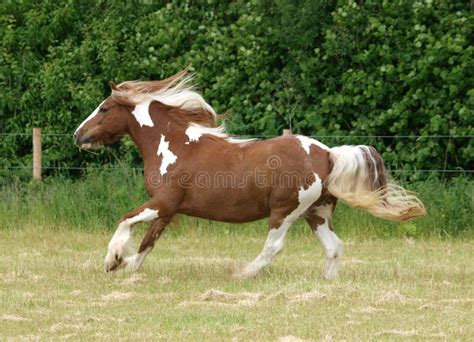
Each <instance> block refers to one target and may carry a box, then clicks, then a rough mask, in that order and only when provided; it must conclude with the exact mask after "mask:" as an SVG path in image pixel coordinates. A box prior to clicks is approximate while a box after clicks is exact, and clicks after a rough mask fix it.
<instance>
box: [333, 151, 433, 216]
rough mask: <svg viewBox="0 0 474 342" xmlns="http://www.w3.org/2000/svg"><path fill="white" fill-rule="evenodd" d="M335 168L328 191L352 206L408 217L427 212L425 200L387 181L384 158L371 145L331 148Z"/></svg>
mask: <svg viewBox="0 0 474 342" xmlns="http://www.w3.org/2000/svg"><path fill="white" fill-rule="evenodd" d="M330 158H331V161H332V163H333V169H332V171H331V173H330V174H329V176H328V178H327V180H326V184H327V187H328V190H329V192H330V193H331V194H332V195H334V196H336V197H337V198H339V199H341V200H343V201H344V202H346V203H347V204H349V205H350V206H351V207H354V208H361V209H365V210H367V211H368V212H369V213H371V214H372V215H374V216H377V217H380V218H383V219H387V220H393V221H405V220H410V219H413V218H415V217H418V216H423V215H425V214H426V210H425V207H424V206H423V203H421V201H420V200H419V199H418V198H417V197H416V196H415V195H413V194H411V193H409V192H407V191H406V190H405V189H403V188H402V187H401V186H399V185H396V184H394V183H391V182H388V175H387V172H386V170H385V167H384V165H383V160H382V157H381V156H380V154H379V153H378V152H377V150H376V149H375V148H373V147H371V146H364V145H359V146H340V147H334V148H331V150H330Z"/></svg>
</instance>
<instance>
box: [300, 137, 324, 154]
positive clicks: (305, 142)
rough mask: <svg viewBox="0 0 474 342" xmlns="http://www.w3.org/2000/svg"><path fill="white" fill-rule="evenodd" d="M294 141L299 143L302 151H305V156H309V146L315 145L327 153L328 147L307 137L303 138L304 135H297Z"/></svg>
mask: <svg viewBox="0 0 474 342" xmlns="http://www.w3.org/2000/svg"><path fill="white" fill-rule="evenodd" d="M296 139H298V140H299V141H300V143H301V146H302V147H303V149H304V150H305V151H306V153H307V154H309V148H310V147H311V145H316V146H318V147H320V148H322V149H323V150H326V151H329V147H327V146H326V145H324V144H323V143H321V142H319V141H317V140H316V139H312V138H308V137H305V136H304V135H297V136H296Z"/></svg>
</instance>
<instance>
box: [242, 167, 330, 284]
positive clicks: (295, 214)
mask: <svg viewBox="0 0 474 342" xmlns="http://www.w3.org/2000/svg"><path fill="white" fill-rule="evenodd" d="M314 176H315V180H314V182H313V183H312V184H311V185H310V186H309V187H308V188H307V189H306V190H305V189H304V187H301V189H300V190H299V191H298V203H299V204H298V206H297V207H296V208H295V209H294V210H293V211H292V212H291V213H290V214H289V215H288V216H287V217H285V219H284V220H283V222H282V224H281V226H280V227H278V228H276V229H275V228H272V229H270V231H269V232H268V236H267V240H266V241H265V245H264V246H263V250H262V252H261V253H260V254H259V255H258V256H257V257H256V258H255V260H254V261H252V262H251V263H250V264H248V265H247V266H246V267H245V268H244V269H243V270H242V272H241V273H239V274H237V277H241V278H248V277H252V276H255V275H256V274H257V273H258V272H259V271H260V270H261V269H262V268H263V267H265V266H267V265H268V264H270V262H271V261H272V259H273V258H274V257H275V255H277V254H278V252H280V251H281V249H282V248H283V245H284V243H285V237H286V233H287V232H288V229H289V228H290V226H291V225H292V223H293V222H295V221H296V220H297V219H298V218H299V217H300V216H301V215H303V214H304V213H305V212H306V210H308V208H309V207H310V206H311V204H313V203H314V202H316V201H317V200H318V199H319V197H321V192H322V190H323V185H322V182H321V178H319V177H318V175H317V174H316V173H315V174H314Z"/></svg>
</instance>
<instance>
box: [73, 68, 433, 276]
mask: <svg viewBox="0 0 474 342" xmlns="http://www.w3.org/2000/svg"><path fill="white" fill-rule="evenodd" d="M191 79H192V77H190V76H187V72H186V71H181V72H179V73H178V74H176V75H174V76H171V77H170V78H167V79H165V80H161V81H148V82H145V81H127V82H123V83H121V84H119V85H114V84H112V83H111V88H112V94H111V96H109V97H108V98H107V99H105V100H104V101H103V102H102V103H101V104H100V105H99V106H98V107H97V108H96V109H95V110H94V112H93V113H92V114H91V115H90V116H89V117H88V118H87V119H86V120H85V121H84V122H82V124H81V125H80V126H79V127H78V128H77V130H76V132H75V133H74V137H75V140H76V143H77V144H78V145H79V146H80V147H81V148H82V149H91V148H96V147H98V146H101V145H109V144H112V143H114V142H115V141H117V140H118V139H119V138H120V137H121V136H123V135H125V134H129V135H130V137H131V138H132V140H133V141H134V142H135V144H136V145H137V147H138V150H139V152H140V155H141V157H142V158H143V160H144V176H145V185H146V190H147V192H148V194H149V195H150V200H149V201H147V202H145V203H144V204H143V205H142V206H140V207H139V208H137V209H136V210H133V211H131V212H130V213H128V214H127V215H125V216H124V217H123V218H122V219H121V220H120V223H119V225H118V228H117V230H116V232H115V233H114V235H113V237H112V239H111V241H110V243H109V245H108V252H107V256H106V257H105V269H106V271H112V270H115V269H117V268H118V267H119V266H121V267H125V268H127V269H129V270H132V271H137V270H138V269H139V268H140V266H141V265H142V263H143V261H144V259H145V257H146V255H147V254H148V253H149V252H150V251H151V250H152V248H153V247H154V244H155V242H156V240H157V239H158V238H159V237H160V235H161V233H162V232H163V231H164V229H165V227H166V225H167V224H168V223H169V222H170V221H171V219H172V218H173V216H174V215H175V214H185V215H190V216H195V217H201V218H205V219H210V220H216V221H222V222H234V223H238V222H249V221H255V220H259V219H262V218H265V217H269V232H268V237H267V240H266V242H265V245H264V247H263V250H262V251H261V253H260V254H259V255H258V256H257V257H256V258H255V260H253V261H252V262H251V263H249V264H248V265H247V266H245V267H244V268H243V269H242V270H240V271H239V272H238V273H237V274H236V276H237V277H242V278H244V277H251V276H254V275H256V274H257V273H258V272H259V270H260V269H261V268H262V267H264V266H266V265H268V264H269V263H270V262H271V260H272V259H273V257H274V256H275V255H276V254H277V253H278V252H279V251H280V250H281V249H282V248H283V244H284V240H285V236H286V233H287V231H288V229H289V228H290V226H291V225H292V223H293V222H295V220H297V219H298V218H299V217H301V216H303V217H304V218H305V219H306V221H307V222H308V224H309V225H310V227H311V228H312V230H313V231H314V233H315V235H316V236H317V238H318V239H319V240H320V241H321V243H322V245H323V247H324V250H325V254H326V264H325V269H324V276H325V277H326V278H328V279H331V278H334V277H335V276H336V274H337V268H338V264H339V260H340V257H341V255H342V249H343V245H342V242H341V240H340V239H339V238H338V237H337V235H336V234H335V233H334V231H333V228H332V224H331V221H332V220H331V217H332V214H333V211H334V208H335V206H336V202H337V200H338V199H341V200H342V201H344V202H345V203H347V204H348V205H350V206H352V207H357V208H362V209H365V210H367V211H368V212H369V213H371V214H372V215H374V216H377V217H380V218H383V219H388V220H395V221H403V220H408V219H412V218H415V217H417V216H421V215H424V214H425V209H424V207H423V204H422V203H421V202H420V201H419V200H418V198H416V197H415V196H414V195H412V194H409V193H407V192H406V191H405V190H404V189H403V188H401V187H399V186H397V185H394V184H392V183H389V182H388V180H387V179H388V178H387V173H386V171H385V168H384V165H383V161H382V158H381V156H380V154H379V153H378V152H377V151H376V150H375V149H374V148H373V147H370V146H340V147H334V148H329V147H327V146H326V145H324V144H322V143H320V142H319V141H317V140H314V139H311V138H308V137H305V136H302V135H287V136H281V137H277V138H273V139H269V140H263V141H260V140H239V139H235V138H232V137H230V136H229V135H228V134H226V133H225V130H224V127H223V126H217V123H216V121H217V115H216V113H215V111H214V110H213V108H212V107H211V106H210V105H209V104H208V103H206V101H205V100H204V99H203V97H202V96H201V95H200V94H199V93H197V92H196V91H194V89H193V87H192V86H191V85H190V81H191ZM139 222H151V224H150V226H149V228H148V231H147V233H146V234H145V237H144V238H143V241H142V242H141V245H140V247H139V249H138V252H132V249H131V245H132V227H133V225H134V224H136V223H139Z"/></svg>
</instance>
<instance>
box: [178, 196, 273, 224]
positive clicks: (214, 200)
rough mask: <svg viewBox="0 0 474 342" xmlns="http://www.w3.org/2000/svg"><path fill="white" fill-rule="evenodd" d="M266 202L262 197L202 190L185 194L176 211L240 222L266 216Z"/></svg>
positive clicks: (268, 211)
mask: <svg viewBox="0 0 474 342" xmlns="http://www.w3.org/2000/svg"><path fill="white" fill-rule="evenodd" d="M239 195H240V196H239ZM267 202H268V201H266V200H265V199H264V198H262V197H260V198H255V197H251V196H245V195H244V196H242V194H238V193H233V192H225V191H223V192H221V193H217V194H216V193H214V194H207V193H205V192H202V193H197V194H193V195H191V196H186V198H185V200H184V201H183V203H182V204H181V206H180V208H179V210H178V212H179V213H181V214H186V215H190V216H195V217H201V218H205V219H209V220H215V221H221V222H231V223H242V222H250V221H255V220H259V219H261V218H264V217H267V216H268V215H269V213H270V209H269V208H268V203H267Z"/></svg>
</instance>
